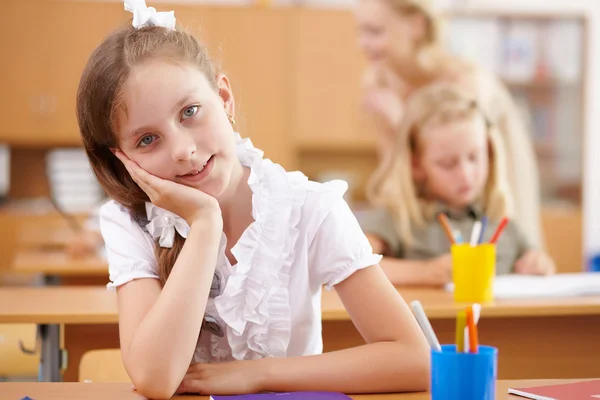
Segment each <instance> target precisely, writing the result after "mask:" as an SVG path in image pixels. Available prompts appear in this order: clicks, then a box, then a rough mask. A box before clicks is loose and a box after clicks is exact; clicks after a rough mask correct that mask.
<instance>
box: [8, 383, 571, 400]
mask: <svg viewBox="0 0 600 400" xmlns="http://www.w3.org/2000/svg"><path fill="white" fill-rule="evenodd" d="M572 381H573V380H529V381H527V380H518V381H498V382H497V385H496V399H498V400H501V399H507V400H517V399H522V397H517V396H513V395H509V394H508V388H509V387H531V386H542V385H552V384H561V383H569V382H572ZM0 393H2V394H3V395H5V396H6V398H7V399H21V398H23V397H25V396H29V397H31V398H33V399H35V400H38V399H43V400H65V399H77V400H143V399H145V397H144V396H142V395H140V394H139V393H137V392H135V391H134V390H132V389H131V384H129V383H37V382H35V383H29V382H26V383H25V382H24V383H20V382H16V383H0ZM350 397H351V398H352V399H353V400H430V399H431V395H430V394H429V393H402V394H370V395H369V394H363V395H350ZM173 399H195V400H208V396H196V395H194V396H175V397H173Z"/></svg>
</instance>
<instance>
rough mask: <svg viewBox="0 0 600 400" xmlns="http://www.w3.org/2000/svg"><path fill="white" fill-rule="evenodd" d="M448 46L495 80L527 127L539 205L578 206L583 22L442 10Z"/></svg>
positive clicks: (559, 16)
mask: <svg viewBox="0 0 600 400" xmlns="http://www.w3.org/2000/svg"><path fill="white" fill-rule="evenodd" d="M446 19H447V21H448V23H447V30H448V34H447V37H448V40H447V43H446V45H447V47H448V48H449V50H450V51H451V52H453V53H455V54H458V55H460V56H462V57H464V58H467V59H470V60H472V61H474V62H476V63H478V64H480V65H483V66H484V67H485V68H486V69H488V70H490V71H493V72H494V73H496V74H497V75H498V76H499V77H501V79H502V80H503V81H504V83H505V84H506V86H507V87H508V89H509V91H510V92H511V94H512V95H513V98H514V99H515V101H516V102H517V106H518V108H519V109H520V111H521V112H522V115H523V117H524V119H525V121H526V123H527V124H528V130H529V132H530V134H531V136H532V140H533V143H534V146H535V150H536V155H537V160H538V164H539V167H540V178H541V186H542V198H543V201H544V203H561V204H567V205H570V206H574V207H580V206H581V202H582V182H583V167H584V166H583V162H582V159H583V145H584V136H585V135H584V127H583V121H584V120H585V111H584V109H585V107H584V92H585V90H584V89H585V78H586V71H585V65H586V45H587V37H588V21H587V18H586V16H585V15H584V14H583V13H575V12H570V13H554V14H552V13H538V14H535V13H518V12H510V11H505V12H498V11H496V12H490V11H488V12H486V11H478V12H474V11H470V12H464V11H454V12H453V11H451V10H450V11H448V12H447V14H446Z"/></svg>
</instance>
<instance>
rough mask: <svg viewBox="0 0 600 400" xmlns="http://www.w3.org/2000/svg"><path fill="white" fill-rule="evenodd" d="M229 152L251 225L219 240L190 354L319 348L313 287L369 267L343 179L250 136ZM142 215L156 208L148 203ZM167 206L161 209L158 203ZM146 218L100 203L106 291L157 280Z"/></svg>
mask: <svg viewBox="0 0 600 400" xmlns="http://www.w3.org/2000/svg"><path fill="white" fill-rule="evenodd" d="M236 137H237V153H238V157H239V159H240V161H241V163H242V165H243V166H245V167H249V168H250V177H249V179H248V184H249V186H250V189H251V190H252V216H253V218H254V222H253V223H251V224H250V226H248V228H247V229H246V230H245V231H244V233H243V234H242V235H241V237H240V239H239V241H238V242H237V243H236V244H235V245H234V246H233V248H232V249H231V252H232V254H233V255H234V256H235V259H236V260H237V264H236V265H235V266H232V265H230V263H229V261H228V259H227V257H226V256H225V248H226V245H227V238H226V237H225V234H223V235H222V237H221V243H220V250H219V255H218V259H217V265H216V270H215V276H214V279H213V282H212V286H211V292H210V298H209V299H208V303H207V306H206V311H205V314H204V321H203V324H202V329H201V332H200V335H199V339H198V345H197V347H196V351H195V353H194V361H195V362H222V361H230V360H234V359H237V360H248V359H257V358H263V357H292V356H302V355H312V354H319V353H321V352H322V350H323V343H322V338H321V287H322V286H323V285H325V287H326V288H327V289H328V290H331V288H332V287H333V286H335V285H336V284H338V283H339V282H341V281H343V280H345V279H346V278H347V277H349V276H350V275H352V274H353V273H354V272H355V271H357V270H359V269H361V268H365V267H369V266H371V265H374V264H377V263H378V262H379V261H380V260H381V256H379V255H375V254H373V252H372V248H371V246H370V245H369V242H368V240H367V239H366V237H365V235H364V234H363V233H362V231H361V229H360V227H359V225H358V223H357V221H356V218H355V217H354V215H353V214H352V212H351V210H350V208H349V207H348V205H347V204H346V202H345V201H344V199H343V197H342V196H343V194H344V193H345V191H346V190H347V185H346V183H345V182H343V181H331V182H328V183H316V182H312V181H309V180H308V179H307V178H306V176H304V175H303V174H302V173H300V172H286V171H285V170H284V169H283V168H282V167H281V166H280V165H278V164H274V163H273V162H271V161H270V160H268V159H263V153H262V151H260V150H258V149H256V148H254V147H253V146H252V143H251V142H250V140H249V139H241V138H240V137H239V135H237V134H236ZM146 208H147V212H148V218H150V214H151V213H153V212H155V211H157V210H153V208H156V209H158V211H160V210H162V209H159V208H158V207H156V206H154V205H153V204H151V203H148V204H147V207H146ZM163 211H166V210H163ZM146 223H147V221H145V222H144V221H140V220H139V218H133V217H132V216H131V214H130V213H129V212H128V211H127V210H126V209H125V208H124V207H122V206H121V205H120V204H118V203H117V202H115V201H109V202H108V203H107V204H105V205H104V206H102V208H101V210H100V227H101V231H102V235H103V237H104V241H105V244H106V250H107V256H108V263H109V272H110V281H111V282H110V283H109V284H108V288H109V289H112V290H114V288H115V287H117V286H120V285H123V284H125V283H127V282H129V281H131V280H133V279H142V278H154V279H158V266H157V261H156V258H155V255H154V246H155V239H154V238H153V237H152V235H151V234H150V233H149V232H148V230H147V229H146V226H145V225H146Z"/></svg>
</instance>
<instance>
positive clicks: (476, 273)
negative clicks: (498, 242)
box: [451, 243, 496, 303]
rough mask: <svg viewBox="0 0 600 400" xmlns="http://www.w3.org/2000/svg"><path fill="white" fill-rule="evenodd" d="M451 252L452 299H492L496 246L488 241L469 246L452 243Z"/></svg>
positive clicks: (482, 301)
mask: <svg viewBox="0 0 600 400" xmlns="http://www.w3.org/2000/svg"><path fill="white" fill-rule="evenodd" d="M451 252H452V281H453V282H454V300H455V301H458V302H467V303H485V302H489V301H492V300H493V299H494V277H495V276H496V246H495V245H493V244H490V243H485V244H480V245H477V246H471V245H470V244H468V243H465V244H454V245H452V247H451Z"/></svg>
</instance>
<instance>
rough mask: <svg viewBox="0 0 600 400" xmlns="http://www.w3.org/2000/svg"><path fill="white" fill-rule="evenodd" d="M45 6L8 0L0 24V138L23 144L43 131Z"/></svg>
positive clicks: (45, 106)
mask: <svg viewBox="0 0 600 400" xmlns="http://www.w3.org/2000/svg"><path fill="white" fill-rule="evenodd" d="M47 12H48V5H47V4H45V3H43V2H40V1H33V0H32V1H19V0H9V1H6V3H4V2H3V5H2V14H3V16H2V23H1V24H0V49H1V50H2V60H1V62H0V75H1V78H0V120H1V121H2V122H1V123H0V141H3V142H8V143H13V142H16V143H23V142H26V141H27V140H29V139H30V138H31V137H33V136H35V135H36V134H37V133H38V132H40V131H41V130H43V127H44V124H45V122H46V119H47V113H48V112H49V110H50V104H49V101H48V99H47V98H45V97H44V94H45V93H47V83H48V79H47V64H48V57H49V51H48V50H49V46H48V38H47V36H46V33H47V28H48V26H49V23H48V20H47V19H46V13H47Z"/></svg>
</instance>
